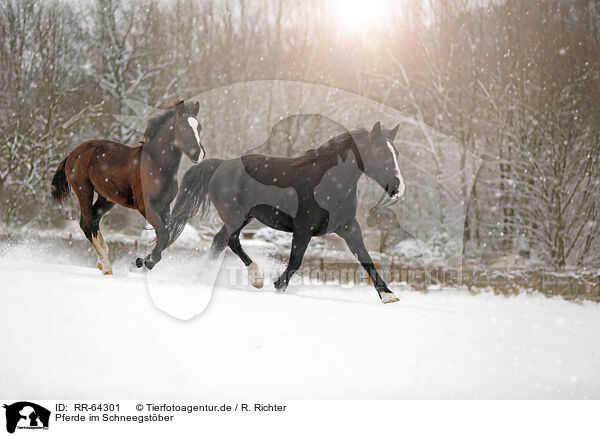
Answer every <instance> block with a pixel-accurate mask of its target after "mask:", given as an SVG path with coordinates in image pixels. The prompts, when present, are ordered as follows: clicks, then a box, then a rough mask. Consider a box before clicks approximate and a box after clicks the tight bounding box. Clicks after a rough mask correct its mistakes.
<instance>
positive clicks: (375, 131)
mask: <svg viewBox="0 0 600 436" xmlns="http://www.w3.org/2000/svg"><path fill="white" fill-rule="evenodd" d="M371 133H372V134H373V135H375V136H381V133H382V131H381V123H380V122H379V121H377V122H376V123H375V125H374V126H373V130H371Z"/></svg>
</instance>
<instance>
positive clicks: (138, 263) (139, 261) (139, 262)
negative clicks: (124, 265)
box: [135, 257, 144, 268]
mask: <svg viewBox="0 0 600 436" xmlns="http://www.w3.org/2000/svg"><path fill="white" fill-rule="evenodd" d="M135 266H136V267H138V268H141V267H143V266H144V259H142V258H141V257H138V258H137V259H136V260H135Z"/></svg>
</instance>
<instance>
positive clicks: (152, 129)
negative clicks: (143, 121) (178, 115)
mask: <svg viewBox="0 0 600 436" xmlns="http://www.w3.org/2000/svg"><path fill="white" fill-rule="evenodd" d="M180 101H181V100H177V99H175V100H173V101H172V102H171V104H170V105H169V107H168V108H167V110H166V111H165V112H163V113H159V114H156V115H154V116H153V117H151V118H150V119H149V120H148V124H147V125H146V131H145V132H144V140H145V142H148V141H150V140H152V138H154V136H155V135H156V134H157V133H158V132H159V130H160V129H161V127H162V126H164V125H165V124H166V123H168V122H169V121H170V120H171V118H172V117H173V115H175V112H176V108H175V106H177V104H178V103H179V102H180Z"/></svg>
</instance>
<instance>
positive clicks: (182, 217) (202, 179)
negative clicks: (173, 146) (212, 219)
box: [168, 159, 223, 245]
mask: <svg viewBox="0 0 600 436" xmlns="http://www.w3.org/2000/svg"><path fill="white" fill-rule="evenodd" d="M222 163H223V159H206V160H204V161H202V162H200V163H199V164H198V165H194V166H193V167H191V168H190V169H189V170H187V172H186V173H185V175H184V176H183V180H182V181H181V187H180V188H179V194H177V200H176V201H175V207H174V208H173V211H172V212H171V218H170V219H169V225H168V228H169V245H171V244H172V243H173V242H175V240H176V239H177V238H178V237H179V235H180V234H181V232H183V229H184V228H185V225H186V223H187V222H188V221H189V220H190V218H192V217H193V216H194V215H196V213H198V210H199V209H201V211H200V213H201V215H204V214H205V213H206V212H207V211H208V208H209V207H210V201H209V200H210V199H209V197H208V182H210V179H211V178H212V176H213V174H214V173H215V171H216V170H217V168H219V166H220V165H221V164H222Z"/></svg>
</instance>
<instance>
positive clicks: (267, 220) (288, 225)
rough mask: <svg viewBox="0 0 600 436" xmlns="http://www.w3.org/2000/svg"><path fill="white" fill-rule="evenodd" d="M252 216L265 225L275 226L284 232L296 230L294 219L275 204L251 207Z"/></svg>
mask: <svg viewBox="0 0 600 436" xmlns="http://www.w3.org/2000/svg"><path fill="white" fill-rule="evenodd" d="M250 216H253V217H254V218H256V219H257V220H259V221H260V222H261V223H263V224H264V225H266V226H269V227H271V228H274V229H275V230H281V231H284V232H292V231H294V219H293V218H292V217H291V216H289V215H288V214H286V213H285V212H282V211H281V210H279V209H277V208H275V207H273V206H267V205H260V206H255V207H253V208H252V209H250Z"/></svg>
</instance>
